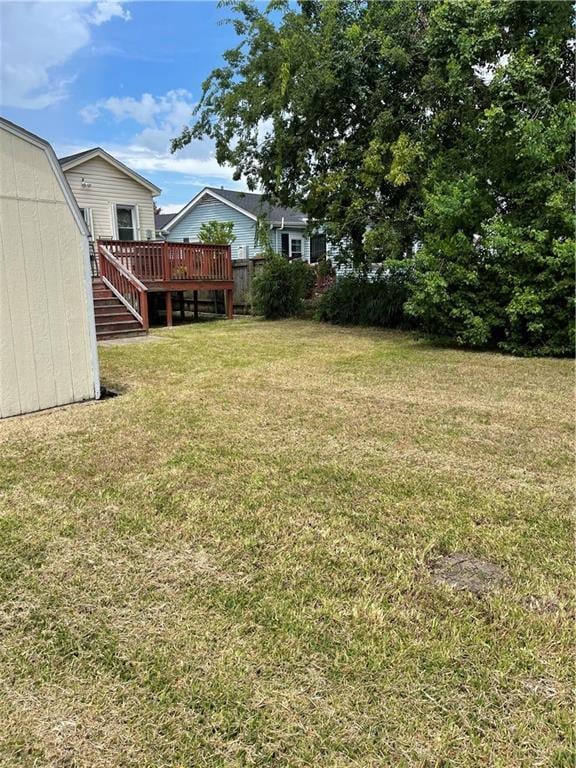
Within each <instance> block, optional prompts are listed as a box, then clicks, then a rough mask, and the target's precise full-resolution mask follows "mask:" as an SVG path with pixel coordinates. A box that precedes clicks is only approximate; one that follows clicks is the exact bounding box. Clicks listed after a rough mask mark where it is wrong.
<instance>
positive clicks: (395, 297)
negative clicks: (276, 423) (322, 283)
mask: <svg viewBox="0 0 576 768" xmlns="http://www.w3.org/2000/svg"><path fill="white" fill-rule="evenodd" d="M406 297H407V293H406V285H405V278H404V275H403V274H401V273H399V272H398V273H395V274H388V275H386V276H383V277H379V278H375V279H373V280H369V279H368V278H367V277H366V276H349V277H343V278H340V279H339V280H337V281H336V282H335V284H334V285H333V286H332V287H331V288H329V289H328V290H327V291H326V292H325V293H324V294H322V295H321V296H320V301H319V305H318V312H317V316H318V319H319V320H324V321H326V322H329V323H335V324H336V325H378V326H383V327H387V328H394V327H397V326H399V325H402V324H403V323H404V312H403V305H404V302H405V301H406Z"/></svg>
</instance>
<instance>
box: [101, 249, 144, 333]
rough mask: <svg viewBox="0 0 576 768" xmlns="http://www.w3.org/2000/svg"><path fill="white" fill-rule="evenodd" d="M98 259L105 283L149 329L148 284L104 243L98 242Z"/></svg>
mask: <svg viewBox="0 0 576 768" xmlns="http://www.w3.org/2000/svg"><path fill="white" fill-rule="evenodd" d="M98 260H99V266H100V277H101V278H102V281H103V283H104V284H105V285H107V286H108V288H110V290H111V291H112V293H113V294H114V295H115V296H117V297H118V299H120V301H121V302H122V303H123V304H124V306H125V307H127V309H128V310H129V311H130V312H131V313H132V314H133V315H134V317H135V318H136V319H137V320H138V322H139V323H140V324H141V325H142V328H143V329H144V330H145V331H147V330H148V327H149V322H148V289H147V288H146V286H145V285H144V284H143V283H142V282H140V280H138V278H137V277H135V276H134V275H133V274H132V273H131V272H130V271H129V270H128V269H126V267H125V266H124V265H123V264H122V263H121V261H120V260H119V259H117V258H116V256H114V254H113V253H112V252H111V251H110V249H109V248H108V247H107V246H105V245H104V244H103V243H98Z"/></svg>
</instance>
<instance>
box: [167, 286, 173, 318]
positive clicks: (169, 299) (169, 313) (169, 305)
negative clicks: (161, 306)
mask: <svg viewBox="0 0 576 768" xmlns="http://www.w3.org/2000/svg"><path fill="white" fill-rule="evenodd" d="M166 325H168V326H171V325H172V294H171V293H170V291H166Z"/></svg>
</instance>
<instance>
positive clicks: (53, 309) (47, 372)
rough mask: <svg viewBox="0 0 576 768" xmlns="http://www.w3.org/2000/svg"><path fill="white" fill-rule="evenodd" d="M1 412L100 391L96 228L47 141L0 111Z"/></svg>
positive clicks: (15, 411)
mask: <svg viewBox="0 0 576 768" xmlns="http://www.w3.org/2000/svg"><path fill="white" fill-rule="evenodd" d="M0 221H1V223H2V237H1V239H0V417H5V416H14V415H17V414H22V413H28V412H31V411H39V410H42V409H44V408H52V407H54V406H56V405H64V404H67V403H72V402H77V401H80V400H91V399H95V398H98V397H99V396H100V383H99V375H98V356H97V351H96V333H95V323H94V307H93V305H92V289H91V283H90V265H89V256H88V231H87V228H86V225H85V223H84V219H83V218H82V214H81V213H80V210H79V208H78V206H77V204H76V201H75V200H74V197H73V195H72V192H71V190H70V187H69V186H68V183H67V181H66V179H65V178H64V174H63V173H62V170H61V168H60V166H59V164H58V160H57V159H56V156H55V154H54V152H53V150H52V147H51V146H50V144H48V142H46V141H44V140H43V139H41V138H39V137H38V136H35V135H34V134H32V133H28V131H26V130H24V129H23V128H21V127H20V126H18V125H15V124H14V123H11V122H9V121H7V120H4V119H2V118H0Z"/></svg>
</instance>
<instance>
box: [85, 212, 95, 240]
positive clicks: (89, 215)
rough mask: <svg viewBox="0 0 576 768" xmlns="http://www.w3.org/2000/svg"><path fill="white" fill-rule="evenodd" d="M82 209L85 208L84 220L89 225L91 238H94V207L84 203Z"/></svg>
mask: <svg viewBox="0 0 576 768" xmlns="http://www.w3.org/2000/svg"><path fill="white" fill-rule="evenodd" d="M82 210H84V221H85V222H86V226H87V227H88V234H89V236H90V240H94V215H93V213H92V208H88V206H86V205H83V206H82Z"/></svg>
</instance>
